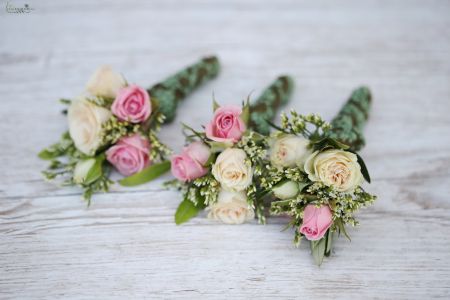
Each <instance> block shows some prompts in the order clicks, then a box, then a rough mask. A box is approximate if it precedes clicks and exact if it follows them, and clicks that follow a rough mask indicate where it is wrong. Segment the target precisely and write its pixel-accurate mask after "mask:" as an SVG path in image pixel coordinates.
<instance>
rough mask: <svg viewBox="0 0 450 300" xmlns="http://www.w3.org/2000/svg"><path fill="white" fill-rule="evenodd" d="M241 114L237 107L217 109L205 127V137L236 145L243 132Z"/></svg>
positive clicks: (228, 106)
mask: <svg viewBox="0 0 450 300" xmlns="http://www.w3.org/2000/svg"><path fill="white" fill-rule="evenodd" d="M241 114H242V108H241V107H240V106H237V105H227V106H221V107H219V108H218V109H217V110H216V111H215V112H214V118H213V120H212V121H211V122H210V123H209V124H207V125H206V136H207V137H208V138H210V139H211V140H213V141H216V142H233V143H236V142H237V141H239V139H240V138H241V136H242V134H243V133H244V131H245V123H244V121H243V120H242V119H241Z"/></svg>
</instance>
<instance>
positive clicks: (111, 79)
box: [86, 66, 126, 98]
mask: <svg viewBox="0 0 450 300" xmlns="http://www.w3.org/2000/svg"><path fill="white" fill-rule="evenodd" d="M125 85H126V84H125V79H124V78H123V77H122V75H120V74H118V73H116V72H114V71H113V69H112V68H111V67H110V66H101V67H99V68H98V69H97V70H96V71H95V72H94V74H92V76H91V78H90V79H89V81H88V83H87V84H86V90H87V91H88V92H89V93H90V94H92V95H94V96H97V97H105V98H116V95H117V92H118V91H119V89H121V88H123V87H124V86H125Z"/></svg>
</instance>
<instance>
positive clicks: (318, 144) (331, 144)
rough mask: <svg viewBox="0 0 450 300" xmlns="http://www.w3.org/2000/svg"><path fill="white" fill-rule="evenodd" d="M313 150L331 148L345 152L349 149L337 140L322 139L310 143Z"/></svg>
mask: <svg viewBox="0 0 450 300" xmlns="http://www.w3.org/2000/svg"><path fill="white" fill-rule="evenodd" d="M312 143H313V147H314V150H319V151H323V150H325V149H326V148H333V149H342V150H347V149H348V148H349V146H348V145H346V144H344V143H341V142H339V141H338V140H335V139H333V138H330V137H324V138H322V139H317V140H316V141H314V142H312Z"/></svg>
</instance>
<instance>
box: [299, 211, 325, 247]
mask: <svg viewBox="0 0 450 300" xmlns="http://www.w3.org/2000/svg"><path fill="white" fill-rule="evenodd" d="M332 223H333V221H332V219H331V210H330V208H329V207H328V205H324V206H321V207H319V208H317V207H316V206H314V205H311V204H310V205H308V206H306V208H305V211H304V215H303V223H302V226H300V233H303V234H304V235H305V236H306V238H307V239H308V240H311V241H317V240H320V239H321V238H323V236H324V235H325V233H326V232H327V230H328V228H330V226H331V224H332Z"/></svg>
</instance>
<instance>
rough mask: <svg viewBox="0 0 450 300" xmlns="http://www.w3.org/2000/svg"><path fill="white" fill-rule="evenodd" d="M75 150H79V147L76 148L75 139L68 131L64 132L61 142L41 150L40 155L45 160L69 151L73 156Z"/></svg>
mask: <svg viewBox="0 0 450 300" xmlns="http://www.w3.org/2000/svg"><path fill="white" fill-rule="evenodd" d="M75 152H77V149H76V148H75V145H74V143H73V140H72V138H71V137H70V135H69V132H68V131H67V132H65V133H63V134H62V136H61V138H60V140H59V142H57V143H55V144H53V145H51V146H49V147H47V148H45V149H43V150H42V151H41V152H39V154H38V156H39V158H41V159H44V160H53V159H56V158H58V157H60V156H63V155H66V154H67V153H68V154H70V155H71V156H72V155H73V154H74V153H75Z"/></svg>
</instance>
